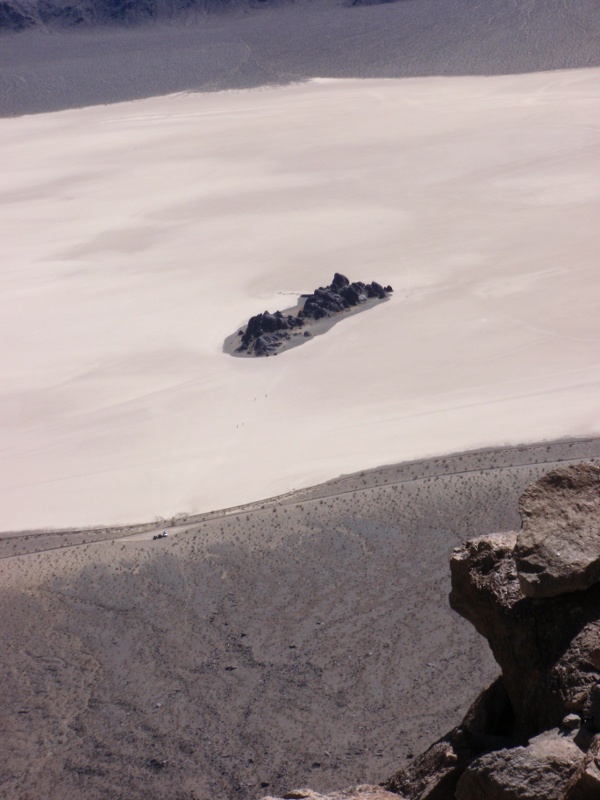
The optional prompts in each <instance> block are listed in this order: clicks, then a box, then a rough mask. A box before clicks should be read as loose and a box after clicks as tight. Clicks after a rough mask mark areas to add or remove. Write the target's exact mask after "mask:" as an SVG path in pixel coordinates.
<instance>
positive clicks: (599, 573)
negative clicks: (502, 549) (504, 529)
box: [515, 464, 600, 597]
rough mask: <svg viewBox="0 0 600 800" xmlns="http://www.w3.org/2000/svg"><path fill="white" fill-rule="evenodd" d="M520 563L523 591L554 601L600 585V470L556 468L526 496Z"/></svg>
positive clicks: (517, 554)
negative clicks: (565, 594) (568, 593)
mask: <svg viewBox="0 0 600 800" xmlns="http://www.w3.org/2000/svg"><path fill="white" fill-rule="evenodd" d="M521 517H522V520H523V528H522V530H521V532H520V533H519V536H518V538H517V546H516V549H515V562H516V564H517V569H518V571H519V581H520V584H521V589H522V590H523V593H524V594H525V595H527V596H528V597H554V596H556V595H560V594H564V593H565V592H578V591H583V590H584V589H589V587H590V586H593V585H594V584H595V583H597V582H598V581H600V547H599V546H598V545H599V542H600V467H599V466H597V465H596V464H586V465H582V466H581V467H579V468H577V469H576V470H573V469H562V470H556V471H555V472H552V473H550V474H549V475H546V476H545V477H544V478H542V479H541V480H540V481H538V482H537V483H534V484H533V485H532V486H530V487H529V488H528V489H527V490H526V491H525V492H524V494H523V496H522V498H521Z"/></svg>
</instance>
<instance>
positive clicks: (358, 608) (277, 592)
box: [0, 439, 600, 800]
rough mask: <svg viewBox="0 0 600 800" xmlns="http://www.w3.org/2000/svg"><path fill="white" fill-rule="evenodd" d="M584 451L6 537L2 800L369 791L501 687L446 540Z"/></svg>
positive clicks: (439, 467)
mask: <svg viewBox="0 0 600 800" xmlns="http://www.w3.org/2000/svg"><path fill="white" fill-rule="evenodd" d="M598 458H600V440H597V439H581V440H572V441H562V442H555V443H549V442H545V443H542V444H539V445H535V446H521V447H518V448H504V449H489V450H480V451H476V452H471V453H461V454H456V455H452V456H447V457H444V458H438V459H429V460H421V461H417V462H412V463H404V464H399V465H396V466H390V467H386V468H381V469H376V470H371V471H364V472H361V473H357V474H355V475H348V476H345V477H342V478H340V479H338V480H335V481H331V482H328V483H326V484H322V485H318V486H315V487H312V488H308V489H306V490H302V491H298V492H295V493H293V494H290V495H287V496H283V497H279V498H274V499H272V500H265V501H263V502H259V503H253V504H249V505H247V506H246V507H242V508H236V509H230V510H227V511H223V512H214V513H213V514H207V515H201V516H199V517H198V518H196V519H188V520H182V519H177V520H171V521H168V522H165V523H163V525H165V526H166V527H167V530H168V531H169V532H170V536H169V538H168V539H163V540H160V541H156V540H153V539H152V536H153V534H154V533H155V531H156V530H158V529H157V528H156V526H148V527H147V528H146V529H144V530H139V529H121V530H104V531H102V530H85V531H70V532H63V533H61V532H54V533H52V534H43V533H39V532H38V533H37V534H36V533H29V534H27V533H23V534H12V535H9V534H3V535H2V537H1V538H0V587H1V588H0V670H1V673H2V681H1V682H0V729H1V730H2V737H1V739H0V796H1V797H2V798H7V800H8V798H10V800H39V798H41V797H44V798H47V799H48V800H64V799H65V798H81V799H82V800H94V799H95V798H97V799H98V800H100V799H101V798H102V800H104V799H105V798H107V797H110V798H115V800H117V799H118V798H123V799H125V798H127V800H138V799H139V800H142V798H144V799H145V800H159V799H160V800H164V798H165V797H169V798H173V800H184V799H185V800H192V798H193V799H194V800H209V798H210V800H221V798H222V799H223V800H225V799H226V798H229V799H230V798H255V797H259V796H260V795H262V794H265V793H266V792H267V789H268V792H270V793H273V794H277V793H281V792H282V791H284V790H285V789H289V788H292V787H294V786H299V785H307V784H308V785H310V786H311V787H313V788H315V789H317V790H328V789H333V788H335V787H339V786H343V785H348V784H352V783H357V782H373V783H376V782H377V781H379V780H383V779H384V778H385V777H387V776H388V775H389V774H391V773H392V772H393V771H394V770H396V769H397V768H398V767H399V766H400V765H401V764H402V763H403V762H404V761H405V760H406V759H409V758H410V757H411V754H416V753H417V752H418V751H420V750H421V749H423V748H424V747H426V746H427V745H428V744H429V743H431V742H432V741H433V740H434V739H435V738H436V737H437V736H439V735H441V734H442V733H444V732H445V731H446V730H447V729H449V728H450V727H452V726H453V725H454V724H456V723H457V721H458V720H459V719H460V717H461V716H462V715H463V714H464V712H465V710H466V708H467V706H468V705H469V704H470V703H471V701H472V700H473V699H474V697H475V696H476V694H477V693H478V692H479V690H480V689H482V688H483V687H484V686H485V685H486V684H488V683H489V682H490V681H491V680H492V679H493V678H494V677H495V675H496V672H497V670H496V667H495V665H494V663H493V661H492V659H491V656H490V654H489V652H488V650H487V644H486V643H485V642H484V640H483V639H482V638H481V637H479V636H477V635H476V634H475V632H474V631H473V630H471V629H470V627H469V626H468V625H467V623H466V622H465V621H464V620H462V619H460V618H459V617H458V616H457V615H455V614H453V613H452V612H451V611H450V609H449V607H448V603H447V593H448V591H449V569H448V558H449V555H450V552H451V550H452V548H453V546H455V545H456V544H458V543H459V542H460V541H461V540H462V539H463V538H464V537H466V536H468V535H472V534H476V533H483V532H486V531H493V530H504V529H514V528H515V527H517V526H518V524H519V519H518V513H517V499H518V496H519V494H520V492H521V491H522V489H523V487H524V486H525V485H527V484H528V483H529V482H531V481H532V480H535V479H536V478H537V477H539V476H540V475H542V474H543V473H544V472H545V471H547V470H549V469H550V468H552V467H553V466H555V465H557V464H565V463H573V462H575V461H579V460H582V459H586V460H587V459H598ZM161 529H162V526H161ZM18 553H21V554H20V555H18Z"/></svg>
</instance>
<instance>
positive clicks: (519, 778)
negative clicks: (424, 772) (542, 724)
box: [455, 730, 583, 800]
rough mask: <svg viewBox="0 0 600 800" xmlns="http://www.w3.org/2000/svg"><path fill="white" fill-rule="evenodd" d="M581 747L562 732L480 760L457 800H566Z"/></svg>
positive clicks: (462, 783)
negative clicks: (564, 799)
mask: <svg viewBox="0 0 600 800" xmlns="http://www.w3.org/2000/svg"><path fill="white" fill-rule="evenodd" d="M582 761H583V754H582V752H581V750H580V749H579V747H577V745H576V744H575V743H574V742H573V741H572V740H571V739H570V738H569V737H567V736H564V735H562V734H561V733H560V732H559V731H558V730H552V731H548V732H546V733H542V734H540V735H539V736H536V737H535V738H534V739H532V740H531V742H529V744H528V745H527V747H509V748H504V749H502V750H496V751H494V752H491V753H487V754H486V755H483V756H480V757H479V758H476V759H475V760H474V761H472V762H471V764H469V766H468V767H467V768H466V770H465V771H464V773H463V775H462V777H461V778H460V780H459V781H458V785H457V787H456V795H455V796H456V800H513V799H514V800H516V798H519V800H563V798H564V797H565V794H566V792H567V790H568V788H569V786H570V784H571V781H572V779H573V777H574V776H575V775H576V773H577V772H578V770H579V769H580V767H581V764H582Z"/></svg>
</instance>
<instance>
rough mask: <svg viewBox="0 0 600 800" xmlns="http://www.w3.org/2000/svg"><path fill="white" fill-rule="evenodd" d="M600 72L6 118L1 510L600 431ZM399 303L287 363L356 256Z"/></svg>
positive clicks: (292, 482)
mask: <svg viewBox="0 0 600 800" xmlns="http://www.w3.org/2000/svg"><path fill="white" fill-rule="evenodd" d="M599 87H600V70H599V69H589V70H588V69H583V70H578V71H564V72H551V73H550V72H549V73H537V74H532V75H514V76H501V77H462V78H461V77H453V78H410V79H403V80H396V81H394V80H388V81H386V80H365V81H351V80H348V81H335V80H318V81H313V82H311V83H308V84H303V85H294V86H289V87H285V88H277V89H263V90H252V91H243V92H242V91H230V92H222V93H215V94H203V95H175V96H168V97H158V98H153V99H148V100H141V101H137V102H130V103H123V104H116V105H112V106H95V107H91V108H85V109H75V110H70V111H63V112H59V113H48V114H39V115H35V116H23V117H19V118H15V119H2V120H0V144H1V146H2V152H3V159H4V164H5V166H4V168H3V171H2V177H1V192H0V203H1V209H2V226H3V229H2V236H0V261H1V263H2V265H3V267H2V272H1V275H0V297H1V303H2V313H1V314H0V372H1V374H2V376H3V382H2V389H1V392H0V428H1V429H2V433H3V442H2V447H1V449H0V530H5V531H8V530H25V529H37V528H48V527H53V528H64V527H72V526H76V527H81V526H87V525H102V526H106V525H114V524H123V523H130V524H132V523H138V522H145V521H148V520H152V519H153V518H156V519H158V518H161V517H165V518H170V517H172V516H173V515H175V514H178V513H187V514H194V513H200V512H206V511H210V510H212V509H219V508H226V507H228V506H232V505H239V504H241V503H246V502H253V501H256V500H257V499H258V498H261V497H268V496H273V495H277V494H282V493H286V492H289V491H292V490H294V489H298V488H301V487H303V486H309V485H311V484H315V483H318V482H321V481H323V480H327V479H331V478H334V477H336V476H337V475H340V474H343V473H351V472H355V471H358V470H362V469H368V468H374V467H378V466H381V465H382V464H391V463H396V462H399V461H406V460H411V459H415V458H420V457H426V456H432V455H436V454H441V453H451V452H456V451H462V450H465V449H469V448H475V447H482V446H493V445H503V444H516V443H519V442H526V441H529V442H531V441H539V440H542V439H548V440H552V439H556V438H559V437H562V436H578V435H583V436H588V435H594V434H596V433H597V432H598V429H599V427H600V415H599V411H598V408H599V405H598V398H599V395H600V370H599V366H600V362H599V359H598V351H597V342H598V339H599V334H600V330H599V329H600V318H599V316H598V314H597V309H596V306H597V302H596V298H597V296H598V291H599V287H598V284H599V281H600V276H599V273H598V269H597V253H598V251H599V249H600V228H599V227H598V225H597V220H598V218H599V217H600V144H599V140H598V135H597V134H598V129H599V127H600V103H599V102H598V100H599V99H600V89H599ZM336 270H337V271H341V272H344V273H346V274H347V275H348V276H349V277H350V278H351V279H357V280H365V281H370V280H378V281H380V282H382V283H384V284H388V283H390V284H392V286H393V287H394V290H395V292H394V295H393V297H392V299H391V300H390V301H389V302H388V303H385V304H382V305H380V306H378V307H376V308H374V309H372V310H370V311H369V312H368V313H366V314H358V315H355V316H353V317H351V318H349V319H347V320H344V321H343V322H341V323H340V324H338V325H336V326H334V327H333V328H332V329H331V330H330V331H329V332H328V333H327V334H326V335H325V336H319V337H315V339H314V340H313V341H311V342H309V343H308V344H306V345H305V346H303V347H301V348H294V349H292V350H289V351H288V352H286V353H284V354H282V355H280V356H278V357H277V358H268V359H252V360H250V359H234V358H230V357H229V356H227V355H225V354H224V353H223V352H222V348H223V342H224V340H225V338H226V337H227V336H228V335H229V334H230V333H231V332H232V331H234V330H235V329H236V326H239V325H240V324H241V323H243V322H245V321H246V320H247V319H248V317H249V316H250V315H252V314H255V313H257V312H259V311H262V310H264V309H269V310H271V311H273V310H275V309H276V308H281V307H285V306H288V305H290V304H292V303H293V302H294V301H295V300H296V298H297V296H298V295H299V294H300V293H301V292H303V291H306V290H309V291H310V290H312V289H313V288H314V287H315V286H318V285H324V284H326V283H328V282H329V281H330V280H331V278H332V276H333V273H334V271H336Z"/></svg>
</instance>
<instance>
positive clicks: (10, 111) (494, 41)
mask: <svg viewBox="0 0 600 800" xmlns="http://www.w3.org/2000/svg"><path fill="white" fill-rule="evenodd" d="M0 33H2V36H1V39H0V41H1V46H0V115H1V116H12V115H15V114H29V113H39V112H45V111H55V110H60V109H65V108H78V107H81V106H86V105H97V104H101V103H102V104H104V103H114V102H121V101H124V100H133V99H140V98H144V97H153V96H157V95H165V94H170V93H174V92H180V91H219V90H223V89H243V88H252V87H257V86H266V85H269V86H274V85H285V84H289V83H292V82H295V81H304V80H309V79H311V78H315V77H319V78H398V77H419V76H429V75H448V76H450V75H492V74H496V75H498V74H514V73H523V72H538V71H542V70H554V69H573V68H580V67H592V66H598V65H600V9H599V6H598V3H597V2H595V0H572V2H569V3H568V4H565V3H563V2H562V0H545V2H543V3H542V2H535V1H532V2H516V0H495V1H494V2H487V3H480V2H475V0H397V2H392V3H389V2H388V3H381V2H377V3H375V4H373V3H372V2H371V0H224V1H223V0H0Z"/></svg>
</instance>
